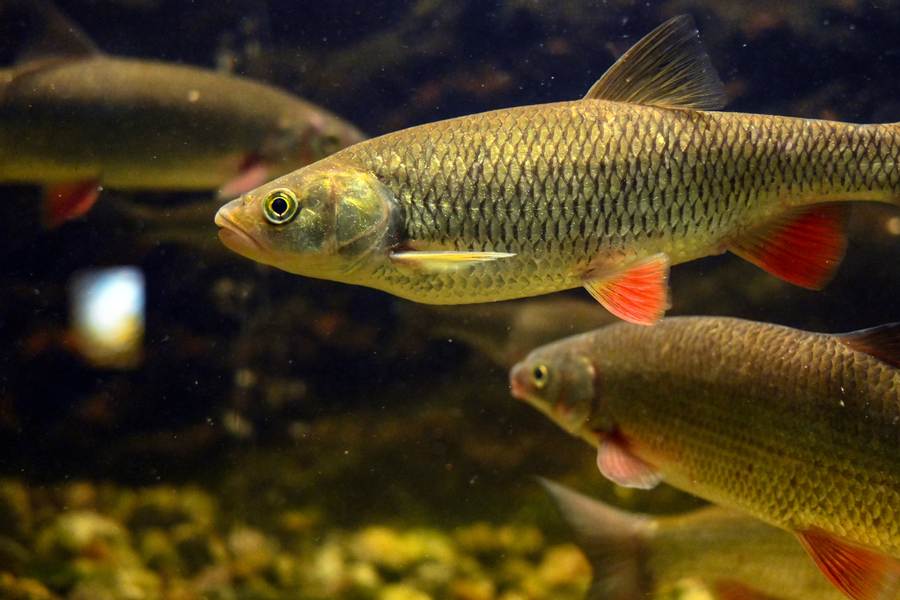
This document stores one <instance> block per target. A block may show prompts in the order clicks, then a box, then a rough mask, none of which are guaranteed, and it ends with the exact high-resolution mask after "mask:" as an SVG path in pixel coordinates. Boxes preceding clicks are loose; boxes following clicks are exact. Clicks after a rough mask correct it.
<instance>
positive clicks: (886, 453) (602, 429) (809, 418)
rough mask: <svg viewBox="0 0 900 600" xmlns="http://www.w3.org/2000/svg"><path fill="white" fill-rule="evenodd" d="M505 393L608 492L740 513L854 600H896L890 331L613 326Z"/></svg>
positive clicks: (538, 363)
mask: <svg viewBox="0 0 900 600" xmlns="http://www.w3.org/2000/svg"><path fill="white" fill-rule="evenodd" d="M510 384H511V387H512V392H513V395H514V396H516V397H517V398H520V399H523V400H525V401H527V402H529V403H530V404H532V405H534V406H535V407H536V408H538V409H539V410H541V411H542V412H544V413H545V414H547V415H548V416H549V417H550V418H552V419H553V420H554V421H556V422H557V423H558V424H560V425H561V426H562V427H563V428H565V429H566V430H567V431H569V432H571V433H572V434H574V435H576V436H580V437H582V438H584V439H585V440H587V441H588V442H590V443H591V444H594V445H596V446H597V447H598V452H597V464H598V467H599V468H600V471H601V472H602V473H603V474H604V475H605V476H607V477H608V478H609V479H612V480H613V481H615V482H616V483H619V484H621V485H626V486H631V487H639V488H649V487H653V486H654V485H656V483H658V482H659V481H660V480H661V479H662V480H665V481H666V483H669V484H671V485H672V486H674V487H677V488H680V489H682V490H684V491H687V492H689V493H692V494H696V495H697V496H700V497H702V498H705V499H707V500H710V501H712V502H715V503H717V504H721V505H723V506H726V507H729V508H734V509H739V510H743V511H746V512H748V513H750V514H751V515H753V516H755V517H757V518H759V519H762V520H763V521H766V522H768V523H770V524H772V525H775V526H778V527H781V528H783V529H787V530H789V531H792V532H794V533H795V534H797V536H798V538H799V539H800V540H801V542H802V543H803V544H804V546H805V547H806V548H807V550H808V551H809V552H810V554H811V555H812V556H813V558H814V559H815V560H816V562H817V563H818V565H819V566H820V567H821V569H822V570H823V571H824V572H825V573H826V575H827V576H828V577H829V579H831V581H832V582H833V583H835V585H837V586H838V587H839V588H841V589H842V590H843V591H844V592H845V593H847V594H848V595H849V596H850V597H852V598H857V599H865V600H874V599H876V598H878V599H882V598H890V599H892V600H893V599H895V598H897V597H900V596H898V594H900V324H893V325H885V326H883V327H878V328H874V329H871V330H865V331H862V332H856V333H851V334H845V335H827V334H820V333H809V332H805V331H799V330H796V329H790V328H788V327H781V326H778V325H770V324H764V323H755V322H752V321H743V320H739V319H730V318H711V317H676V318H671V319H665V320H663V321H662V322H660V323H659V324H658V325H657V326H656V327H652V328H648V327H639V326H635V325H631V324H625V323H619V324H616V325H612V326H609V327H605V328H603V329H599V330H596V331H594V332H591V333H587V334H584V335H581V336H575V337H571V338H567V339H565V340H562V341H559V342H556V343H554V344H550V345H548V346H544V347H542V348H538V349H536V350H534V351H533V352H532V353H531V354H530V355H529V356H528V357H527V358H526V359H525V360H524V361H522V362H521V363H519V364H518V365H516V366H515V367H513V369H512V371H511V374H510Z"/></svg>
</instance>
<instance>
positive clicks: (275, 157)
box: [219, 103, 366, 200]
mask: <svg viewBox="0 0 900 600" xmlns="http://www.w3.org/2000/svg"><path fill="white" fill-rule="evenodd" d="M365 137H366V136H365V135H363V133H362V132H361V131H360V130H359V129H357V128H356V127H354V126H353V125H351V124H349V123H347V122H346V121H344V120H342V119H340V118H338V117H336V116H334V115H331V114H328V113H325V112H324V111H322V110H318V109H315V108H312V107H307V106H306V104H305V103H304V104H299V105H298V106H297V108H296V110H295V111H293V112H292V113H290V114H288V115H285V116H284V117H282V118H281V119H279V120H278V123H277V125H276V126H275V127H274V128H273V130H272V131H270V132H269V134H268V135H267V136H266V137H265V138H264V139H263V141H262V144H261V145H260V147H258V148H255V149H253V151H252V152H250V153H249V154H247V155H246V156H244V157H243V158H242V161H241V164H240V165H239V166H238V172H237V174H236V175H235V176H234V177H233V178H232V179H230V180H229V181H227V182H226V183H225V184H223V185H222V187H221V188H219V198H221V199H223V200H224V199H226V198H234V197H235V196H238V195H240V194H243V193H245V192H247V191H249V190H252V189H253V188H256V187H258V186H260V185H262V184H264V183H265V182H267V181H269V180H271V179H274V178H275V177H279V176H281V175H284V174H285V173H289V172H291V171H294V170H295V169H299V168H302V167H305V166H307V165H311V164H313V163H315V162H317V161H319V160H322V159H323V158H326V157H328V156H330V155H332V154H334V153H335V152H337V151H338V150H342V149H344V148H346V147H347V146H352V145H353V144H355V143H357V142H361V141H362V140H364V139H365Z"/></svg>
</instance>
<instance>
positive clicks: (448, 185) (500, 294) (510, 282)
mask: <svg viewBox="0 0 900 600" xmlns="http://www.w3.org/2000/svg"><path fill="white" fill-rule="evenodd" d="M725 98H726V96H725V91H724V88H723V85H722V82H721V80H720V79H719V77H718V75H717V74H716V72H715V69H714V68H713V66H712V62H711V61H710V58H709V56H708V55H707V54H706V52H705V50H704V49H703V46H702V43H701V41H700V38H699V34H698V32H697V29H696V27H695V25H694V22H693V19H692V18H691V17H689V16H687V15H681V16H678V17H674V18H672V19H671V20H669V21H667V22H665V23H664V24H662V25H660V26H659V27H658V28H657V29H655V30H653V31H652V32H651V33H649V34H648V35H646V36H645V37H644V38H642V39H641V40H640V41H639V42H637V44H635V45H634V46H633V47H632V48H631V49H630V50H629V51H627V52H626V53H625V54H624V55H622V56H621V57H620V58H619V60H618V61H617V62H615V63H614V64H613V65H612V67H610V69H609V70H608V71H607V72H606V73H605V74H604V75H603V76H602V77H601V78H600V79H599V80H598V81H597V82H596V83H595V84H594V85H593V86H592V87H591V88H590V90H589V91H588V93H587V94H586V95H585V96H584V98H582V99H580V100H576V101H564V102H556V103H550V104H541V105H530V106H519V107H513V108H507V109H501V110H495V111H491V112H486V113H481V114H475V115H469V116H463V117H458V118H454V119H449V120H446V121H439V122H435V123H429V124H424V125H419V126H415V127H411V128H408V129H404V130H401V131H397V132H393V133H388V134H385V135H383V136H380V137H376V138H373V139H370V140H366V141H363V142H360V143H358V144H354V145H352V146H350V147H348V148H346V149H344V150H342V151H340V152H337V153H335V154H333V155H332V156H330V157H328V158H326V159H323V160H321V161H319V162H317V163H314V164H312V165H308V166H306V167H304V168H302V169H299V170H297V171H294V172H292V173H289V174H287V175H284V176H282V177H280V178H278V179H275V180H273V181H271V182H269V183H267V184H266V185H263V186H261V187H259V188H257V189H255V190H252V191H250V192H247V193H246V194H244V195H243V196H242V197H240V198H238V199H235V200H233V201H232V202H230V203H228V204H226V205H224V206H223V207H222V208H221V209H220V210H219V212H218V213H217V214H216V217H215V222H216V224H217V225H218V226H219V228H220V239H221V241H222V242H223V243H224V244H225V245H226V246H227V247H228V248H230V249H231V250H233V251H235V252H237V253H238V254H241V255H243V256H245V257H247V258H250V259H252V260H255V261H258V262H262V263H265V264H268V265H271V266H274V267H276V268H279V269H282V270H285V271H288V272H291V273H295V274H299V275H304V276H308V277H316V278H324V279H330V280H333V281H339V282H343V283H350V284H357V285H363V286H368V287H371V288H375V289H379V290H382V291H385V292H388V293H391V294H393V295H396V296H399V297H401V298H405V299H408V300H412V301H415V302H421V303H426V304H469V303H481V302H492V301H497V300H506V299H513V298H521V297H528V296H535V295H540V294H545V293H551V292H556V291H559V290H564V289H570V288H577V287H584V288H585V289H586V290H587V291H588V292H589V293H590V294H591V295H592V296H593V297H594V298H595V299H596V300H597V301H598V302H599V303H600V304H601V305H603V306H604V307H605V308H606V309H607V310H609V311H610V312H611V313H613V314H614V315H616V316H617V317H619V318H621V319H624V320H626V321H629V322H632V323H639V324H644V325H650V324H653V323H655V322H656V321H658V320H659V319H660V318H661V317H662V316H663V314H664V312H665V311H666V310H667V308H668V306H669V300H668V297H669V294H668V281H667V280H668V274H669V268H670V265H673V264H678V263H683V262H686V261H691V260H694V259H698V258H701V257H704V256H708V255H713V254H720V253H723V252H725V251H731V252H733V253H735V254H737V255H738V256H740V257H742V258H744V259H746V260H748V261H750V262H751V263H753V264H755V265H757V266H759V267H762V268H763V269H764V270H766V271H768V272H769V273H772V274H773V275H775V276H777V277H780V278H782V279H784V280H786V281H789V282H791V283H794V284H797V285H799V286H803V287H806V288H810V289H819V288H821V287H823V286H824V285H825V284H826V282H827V281H828V280H829V279H830V278H831V276H832V274H833V273H834V271H835V269H836V268H837V265H838V264H839V262H840V261H841V258H842V257H843V254H844V250H845V246H846V235H845V231H844V229H845V220H846V219H845V211H846V204H845V203H846V202H850V201H863V200H866V201H876V202H883V203H887V204H892V205H897V204H898V203H900V193H898V192H900V169H898V163H897V161H898V159H900V126H898V125H896V124H879V125H855V124H849V123H840V122H832V121H821V120H813V119H802V118H789V117H779V116H771V115H753V114H741V113H727V112H715V109H718V108H721V107H722V106H723V105H724V103H725Z"/></svg>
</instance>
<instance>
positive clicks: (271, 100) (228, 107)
mask: <svg viewBox="0 0 900 600" xmlns="http://www.w3.org/2000/svg"><path fill="white" fill-rule="evenodd" d="M28 10H30V11H32V12H36V13H37V15H36V17H37V18H38V19H39V20H40V21H41V22H42V23H43V24H44V29H45V30H47V31H46V32H45V33H46V35H47V36H52V37H53V40H52V41H53V44H52V45H51V47H52V48H54V50H53V51H49V50H47V49H46V48H44V49H43V50H42V51H41V52H40V53H39V54H36V55H29V56H26V57H25V58H23V60H22V61H20V62H19V63H18V64H16V65H14V66H12V67H9V68H7V69H4V70H0V183H38V184H42V185H44V186H45V187H46V189H47V203H48V207H47V213H48V214H47V215H46V216H47V218H48V221H49V224H58V223H59V222H61V221H62V220H65V219H67V218H71V217H73V216H77V215H78V214H80V213H83V212H85V211H86V210H87V209H89V208H90V205H91V204H92V203H93V201H94V200H95V199H96V196H97V193H98V189H99V188H100V186H106V187H110V188H116V189H120V190H207V189H210V190H216V189H221V193H222V194H223V195H237V194H239V193H241V192H243V191H246V190H248V189H251V188H253V187H255V186H257V185H260V184H261V183H263V182H264V181H266V180H268V179H270V178H272V177H275V176H277V175H280V174H282V173H285V172H288V171H290V170H291V169H294V168H297V167H298V166H302V165H305V164H308V163H311V162H314V161H316V160H318V159H320V158H323V157H324V156H327V155H328V154H330V153H331V152H334V151H336V150H339V149H340V148H343V147H344V146H347V145H348V144H351V143H354V142H357V141H359V140H361V139H363V136H362V135H361V134H360V132H359V131H358V130H357V129H356V128H354V127H353V126H351V125H349V124H348V123H346V122H344V121H343V120H341V119H340V118H338V117H336V116H335V115H333V114H331V113H329V112H328V111H326V110H324V109H322V108H320V107H317V106H315V105H313V104H311V103H309V102H306V101H305V100H302V99H300V98H297V97H295V96H293V95H291V94H289V93H287V92H285V91H282V90H279V89H277V88H274V87H272V86H269V85H265V84H263V83H259V82H255V81H252V80H249V79H245V78H242V77H239V76H234V75H230V74H226V73H219V72H215V71H211V70H207V69H202V68H198V67H191V66H186V65H178V64H174V63H165V62H159V61H152V60H143V59H129V58H119V57H114V56H109V55H107V54H104V53H102V52H101V51H99V50H98V49H97V48H95V47H94V46H93V44H92V43H91V42H90V40H89V39H88V38H87V36H86V35H85V34H84V33H83V32H81V31H80V30H79V29H78V28H77V26H76V25H75V24H73V23H71V22H69V21H68V20H67V19H66V18H65V17H63V16H62V15H61V14H60V13H59V12H58V11H57V10H56V9H55V8H53V7H52V6H49V5H47V4H45V3H43V2H41V1H40V0H37V1H36V2H35V3H34V5H33V6H31V7H30V8H29V9H28ZM44 41H46V40H44ZM45 46H46V44H45Z"/></svg>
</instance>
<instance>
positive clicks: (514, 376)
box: [509, 363, 528, 400]
mask: <svg viewBox="0 0 900 600" xmlns="http://www.w3.org/2000/svg"><path fill="white" fill-rule="evenodd" d="M525 375H526V368H525V365H523V364H522V363H519V364H517V365H516V366H514V367H513V368H512V369H510V371H509V390H510V393H511V394H512V396H513V398H516V399H518V400H525V399H526V398H527V396H528V385H527V384H526V383H525V381H526V378H525Z"/></svg>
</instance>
